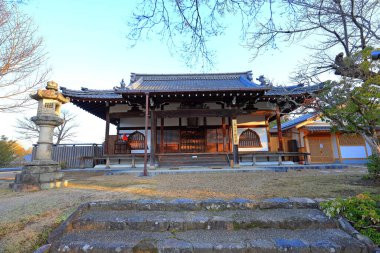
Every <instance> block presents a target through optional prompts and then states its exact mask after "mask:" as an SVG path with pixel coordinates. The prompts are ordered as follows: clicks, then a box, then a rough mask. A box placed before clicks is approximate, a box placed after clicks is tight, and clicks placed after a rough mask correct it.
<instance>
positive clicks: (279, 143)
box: [276, 106, 284, 152]
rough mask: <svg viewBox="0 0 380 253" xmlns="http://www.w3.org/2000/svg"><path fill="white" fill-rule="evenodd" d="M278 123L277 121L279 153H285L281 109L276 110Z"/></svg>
mask: <svg viewBox="0 0 380 253" xmlns="http://www.w3.org/2000/svg"><path fill="white" fill-rule="evenodd" d="M276 121H277V136H278V151H281V152H282V151H284V145H283V138H282V129H281V118H280V107H278V106H277V108H276Z"/></svg>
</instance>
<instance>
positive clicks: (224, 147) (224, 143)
mask: <svg viewBox="0 0 380 253" xmlns="http://www.w3.org/2000/svg"><path fill="white" fill-rule="evenodd" d="M222 134H223V152H226V119H225V117H222Z"/></svg>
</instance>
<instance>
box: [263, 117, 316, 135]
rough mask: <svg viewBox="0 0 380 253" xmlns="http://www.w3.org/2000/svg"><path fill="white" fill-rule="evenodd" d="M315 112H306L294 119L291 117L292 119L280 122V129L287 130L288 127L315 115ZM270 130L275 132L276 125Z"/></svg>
mask: <svg viewBox="0 0 380 253" xmlns="http://www.w3.org/2000/svg"><path fill="white" fill-rule="evenodd" d="M316 115H317V114H316V113H307V114H305V115H302V116H300V117H298V118H295V119H292V120H289V121H287V122H284V123H281V130H282V131H284V130H287V129H289V128H292V127H294V126H296V125H298V124H300V123H302V122H304V121H306V120H308V119H310V118H312V117H314V116H316ZM270 131H271V132H275V131H277V126H274V127H272V128H271V129H270Z"/></svg>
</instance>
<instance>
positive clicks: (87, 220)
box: [72, 209, 337, 231]
mask: <svg viewBox="0 0 380 253" xmlns="http://www.w3.org/2000/svg"><path fill="white" fill-rule="evenodd" d="M72 226H73V229H75V230H93V229H97V230H127V229H130V230H141V231H188V230H197V229H198V230H200V229H205V230H238V229H250V228H278V229H305V228H337V225H336V223H335V222H334V221H333V220H331V219H329V218H327V217H326V216H325V215H324V214H323V213H322V212H321V211H320V210H317V209H268V210H260V209H258V210H225V211H218V212H209V211H176V212H175V211H135V210H127V211H101V210H94V211H88V212H87V213H85V214H83V215H82V216H81V217H79V218H78V219H77V220H75V221H74V222H73V223H72Z"/></svg>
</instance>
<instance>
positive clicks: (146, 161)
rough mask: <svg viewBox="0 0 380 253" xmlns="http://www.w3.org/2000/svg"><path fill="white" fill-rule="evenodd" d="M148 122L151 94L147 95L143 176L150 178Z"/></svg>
mask: <svg viewBox="0 0 380 253" xmlns="http://www.w3.org/2000/svg"><path fill="white" fill-rule="evenodd" d="M148 121H149V93H146V94H145V143H144V144H145V145H144V172H143V175H144V176H145V177H146V176H148V170H147V163H148Z"/></svg>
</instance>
